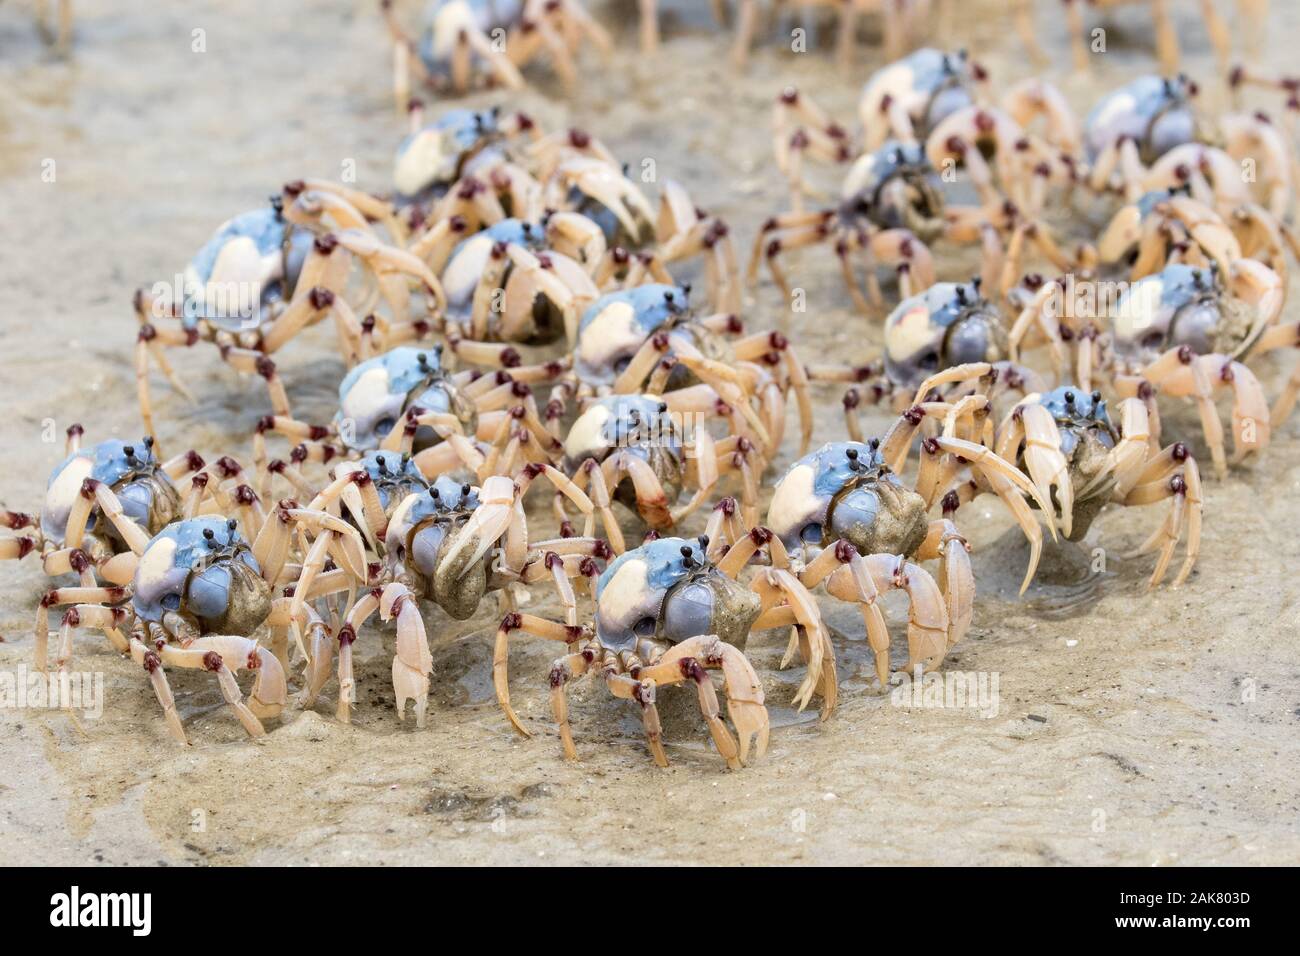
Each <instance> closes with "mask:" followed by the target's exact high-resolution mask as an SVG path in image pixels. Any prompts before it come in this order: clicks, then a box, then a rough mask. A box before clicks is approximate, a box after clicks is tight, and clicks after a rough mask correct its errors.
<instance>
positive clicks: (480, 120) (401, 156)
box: [395, 110, 740, 311]
mask: <svg viewBox="0 0 1300 956" xmlns="http://www.w3.org/2000/svg"><path fill="white" fill-rule="evenodd" d="M412 115H413V116H418V115H419V111H418V110H417V111H416V112H414V113H413V114H412ZM414 122H415V123H416V125H418V123H419V122H420V121H419V120H418V119H417V120H415V121H414ZM453 176H454V177H455V178H452V177H453ZM395 179H396V181H397V183H398V198H399V201H403V202H405V201H408V197H414V199H415V203H414V205H411V206H410V208H409V210H408V218H410V220H411V223H412V230H411V231H410V233H409V235H407V236H406V238H405V240H404V242H405V248H406V249H407V250H408V251H409V252H410V253H412V254H413V255H415V256H416V257H417V258H419V259H421V260H422V261H424V262H425V263H427V264H428V265H430V266H431V267H432V268H433V269H434V270H435V271H440V270H442V269H443V268H444V267H445V266H446V265H447V263H448V260H449V259H450V258H451V257H452V256H453V254H454V251H455V249H456V248H457V247H458V246H460V245H463V244H464V243H465V242H466V241H467V240H468V239H469V238H470V237H472V236H473V235H475V234H476V233H479V232H480V231H481V230H483V229H485V228H488V227H492V226H494V225H496V224H498V223H500V222H501V221H502V220H505V219H514V220H519V221H521V222H527V223H532V224H534V225H535V226H537V227H540V228H541V229H542V230H544V231H545V237H546V241H547V243H548V245H549V248H550V250H551V251H553V252H556V253H558V254H561V255H563V256H566V257H567V258H569V259H573V260H574V261H575V262H577V263H579V264H580V265H581V266H582V267H583V268H584V270H585V271H586V272H587V274H588V275H589V276H590V277H591V279H592V281H594V282H595V283H596V285H597V286H598V287H599V288H600V289H601V290H602V291H609V290H610V288H611V287H613V286H614V285H615V284H617V285H636V284H638V283H640V282H644V281H646V280H647V278H651V279H654V280H655V281H660V282H667V281H671V279H670V278H669V276H668V273H667V271H666V269H665V266H666V265H668V264H671V263H673V262H676V261H681V260H688V259H692V258H695V257H701V258H702V260H703V263H704V271H705V278H706V280H707V282H708V286H709V292H710V296H711V297H712V299H713V301H714V303H715V308H717V309H719V310H729V311H736V310H737V309H738V308H739V296H740V290H739V283H738V282H737V280H736V261H735V253H734V250H733V248H732V244H731V240H730V238H729V229H728V228H727V225H726V223H724V222H723V221H722V220H720V219H719V218H718V217H716V216H713V215H710V214H708V213H706V212H704V211H703V210H701V209H699V208H698V207H697V206H696V205H695V204H694V203H693V202H692V201H691V199H690V196H689V195H688V194H687V192H686V190H685V189H684V188H683V187H682V186H681V185H680V184H679V183H676V182H674V181H672V180H667V181H665V182H664V184H663V186H662V189H661V190H660V197H659V205H658V210H657V211H656V208H655V206H654V205H653V204H651V202H650V200H649V199H647V198H646V196H645V194H644V193H643V192H642V190H641V187H640V186H639V185H638V184H637V183H635V182H634V181H633V180H632V179H631V178H630V177H629V175H628V170H627V168H626V167H625V166H623V165H621V164H620V163H619V162H618V160H617V159H616V158H615V157H614V155H613V154H612V153H611V152H610V151H609V150H608V149H607V148H606V147H605V146H604V145H603V144H602V143H600V142H599V141H598V140H596V139H594V138H593V137H592V136H590V135H589V134H587V133H586V132H584V131H582V130H578V129H569V130H564V131H557V132H552V133H549V134H548V133H543V132H542V131H541V130H540V129H539V128H538V127H537V125H536V124H535V123H534V122H533V120H532V119H531V118H529V117H527V116H525V115H523V114H519V113H516V114H513V115H512V116H509V117H507V118H505V119H502V118H501V117H500V116H499V115H498V114H497V112H496V111H486V112H477V113H474V112H469V111H464V110H461V111H453V112H452V113H449V114H444V115H443V117H441V118H439V120H437V121H436V122H435V123H434V124H433V125H431V126H423V127H420V128H419V129H418V130H415V131H414V132H413V134H412V135H411V136H409V137H408V138H407V140H406V141H405V142H404V143H403V145H402V148H401V149H400V150H399V152H398V157H397V163H396V173H395ZM401 228H402V229H403V231H404V230H405V227H401ZM602 237H603V243H602V242H601V238H602Z"/></svg>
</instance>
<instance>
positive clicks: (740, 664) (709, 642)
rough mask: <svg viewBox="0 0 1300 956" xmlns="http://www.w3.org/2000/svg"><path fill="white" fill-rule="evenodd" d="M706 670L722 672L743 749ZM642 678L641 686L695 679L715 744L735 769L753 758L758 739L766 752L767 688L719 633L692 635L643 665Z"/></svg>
mask: <svg viewBox="0 0 1300 956" xmlns="http://www.w3.org/2000/svg"><path fill="white" fill-rule="evenodd" d="M706 667H707V668H720V669H721V670H722V675H723V684H724V690H725V691H726V693H727V712H728V714H729V716H730V717H731V722H732V724H733V725H734V726H735V728H736V733H737V735H738V737H739V746H737V741H736V738H733V737H732V736H731V732H730V731H729V730H728V729H727V725H726V724H725V723H723V721H722V718H721V716H720V715H719V710H718V699H717V694H716V693H715V692H714V690H713V683H712V682H711V681H710V680H709V678H708V675H707V674H706V673H705V670H704V669H705V668H706ZM638 676H639V678H640V679H641V681H642V682H646V681H654V682H655V683H656V684H657V685H664V684H678V683H682V682H683V681H686V680H692V681H694V682H695V685H696V689H697V691H698V693H699V698H700V711H701V713H702V714H703V715H704V719H705V721H706V722H707V723H708V725H709V731H710V733H711V734H712V736H713V742H714V745H715V746H716V747H717V748H718V753H720V754H721V755H722V757H723V759H725V760H726V761H727V766H728V767H730V768H731V769H733V770H739V769H740V768H741V767H742V766H744V764H745V762H746V761H747V760H748V759H749V748H750V745H751V741H754V740H755V739H756V740H757V746H756V747H755V753H756V755H757V756H759V757H761V756H763V754H764V753H765V752H766V751H767V741H768V735H769V732H770V725H769V722H768V715H767V708H766V707H765V706H764V703H763V685H762V683H761V682H760V681H759V679H758V675H757V674H756V673H755V672H754V668H753V665H751V664H750V663H749V660H748V659H747V658H746V657H745V655H744V654H742V653H741V652H740V651H739V650H737V649H736V648H735V647H732V646H731V645H730V644H727V643H725V642H723V641H720V640H719V639H718V638H717V637H716V636H715V635H702V636H699V637H692V638H690V639H689V640H685V641H682V642H681V643H679V644H675V645H673V647H671V648H670V649H669V650H668V651H667V652H665V653H664V655H663V657H661V658H660V659H659V660H658V661H656V662H655V663H654V664H653V665H651V666H649V667H643V668H642V669H641V671H640V673H639V675H638Z"/></svg>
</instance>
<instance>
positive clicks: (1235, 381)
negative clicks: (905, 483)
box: [1010, 259, 1300, 478]
mask: <svg viewBox="0 0 1300 956" xmlns="http://www.w3.org/2000/svg"><path fill="white" fill-rule="evenodd" d="M1055 291H1056V289H1055V287H1054V286H1052V285H1050V284H1049V285H1046V286H1044V287H1043V288H1042V289H1041V290H1040V292H1039V293H1038V295H1037V296H1035V298H1034V299H1033V300H1032V301H1031V302H1030V303H1029V305H1027V306H1026V310H1025V312H1024V313H1023V314H1022V319H1021V321H1018V322H1017V323H1016V326H1015V328H1014V330H1013V338H1012V344H1011V346H1010V348H1011V351H1012V354H1013V355H1017V354H1018V353H1019V351H1020V349H1021V348H1022V347H1024V344H1025V343H1026V342H1037V341H1047V342H1048V343H1049V344H1050V345H1051V346H1052V354H1053V357H1054V362H1055V365H1056V371H1057V375H1058V377H1059V378H1064V376H1065V366H1066V364H1067V361H1068V353H1069V350H1070V349H1071V348H1073V349H1074V357H1075V363H1074V368H1075V371H1074V381H1075V383H1076V385H1077V386H1078V387H1079V388H1080V389H1082V390H1084V391H1090V390H1091V389H1092V382H1093V379H1094V378H1100V379H1102V380H1103V381H1109V382H1110V383H1111V384H1112V385H1113V387H1114V388H1115V390H1116V392H1117V394H1118V395H1119V396H1120V397H1121V398H1130V397H1139V398H1142V399H1144V400H1146V399H1150V398H1152V397H1153V396H1155V395H1156V394H1158V393H1163V394H1166V395H1169V396H1172V397H1187V398H1192V399H1194V400H1195V402H1196V405H1197V408H1198V410H1199V413H1200V418H1201V427H1202V429H1203V430H1204V433H1205V440H1206V443H1207V444H1208V445H1209V448H1210V454H1211V457H1212V459H1213V461H1214V467H1215V471H1216V473H1217V474H1218V475H1219V477H1220V478H1222V477H1223V476H1224V475H1225V474H1226V471H1227V466H1228V464H1229V462H1231V463H1234V464H1235V463H1238V462H1240V461H1242V460H1243V459H1244V458H1245V457H1246V456H1247V455H1249V454H1252V453H1259V452H1262V451H1263V450H1264V448H1265V447H1267V445H1268V442H1269V437H1270V434H1271V431H1272V429H1273V428H1274V427H1276V425H1277V424H1279V423H1280V422H1282V421H1283V420H1285V418H1286V417H1287V415H1288V414H1289V413H1290V411H1291V409H1292V407H1293V406H1294V403H1295V399H1296V396H1297V394H1298V393H1300V374H1294V375H1293V376H1292V378H1291V380H1290V381H1289V382H1288V383H1287V385H1286V387H1285V389H1284V391H1283V393H1282V395H1281V396H1279V398H1278V400H1277V402H1276V403H1275V405H1274V407H1273V409H1272V410H1270V409H1269V407H1268V402H1267V400H1266V398H1265V396H1264V390H1263V386H1262V385H1261V384H1260V382H1259V380H1258V379H1257V378H1256V376H1255V374H1254V373H1253V372H1252V371H1251V370H1250V369H1249V368H1248V367H1247V366H1246V365H1245V364H1243V363H1244V360H1245V359H1246V358H1247V357H1250V356H1256V355H1260V354H1263V353H1264V352H1268V351H1272V350H1275V349H1279V348H1294V347H1295V346H1296V345H1297V344H1298V343H1300V324H1297V323H1286V324H1279V323H1278V317H1279V316H1280V314H1281V309H1282V303H1283V299H1284V291H1283V288H1282V282H1281V278H1280V277H1279V276H1278V274H1277V273H1276V272H1274V271H1273V270H1272V269H1270V268H1268V267H1267V266H1265V265H1264V264H1263V263H1260V262H1257V261H1255V260H1253V259H1236V260H1233V261H1231V262H1229V263H1228V266H1227V268H1226V270H1222V269H1220V268H1219V266H1218V264H1217V262H1211V263H1210V264H1209V266H1208V267H1207V266H1198V265H1191V264H1187V263H1182V262H1175V263H1172V264H1170V265H1168V266H1166V267H1165V268H1164V269H1162V270H1161V271H1159V272H1156V273H1153V274H1151V275H1148V276H1145V277H1144V278H1142V279H1139V280H1138V281H1136V282H1134V283H1132V284H1131V285H1130V286H1128V287H1127V288H1126V289H1124V290H1123V292H1122V294H1121V295H1120V296H1119V297H1118V299H1117V301H1116V302H1115V303H1114V304H1113V306H1112V307H1111V308H1110V313H1111V314H1110V315H1109V316H1108V319H1109V321H1108V322H1106V323H1102V324H1100V325H1099V324H1097V323H1094V322H1092V321H1090V320H1088V319H1087V318H1086V317H1083V318H1081V317H1079V316H1078V315H1076V314H1074V313H1073V312H1072V311H1071V310H1069V309H1062V308H1060V307H1059V306H1058V305H1057V304H1055V298H1054V294H1055ZM1223 388H1230V389H1231V390H1232V392H1233V397H1234V402H1233V410H1232V420H1233V446H1234V451H1233V454H1232V456H1231V458H1229V457H1227V456H1226V455H1225V452H1224V447H1223V426H1222V424H1221V423H1220V421H1219V415H1218V412H1217V411H1216V409H1215V406H1214V397H1215V394H1216V392H1218V391H1219V390H1220V389H1223ZM1148 411H1149V413H1150V414H1151V415H1152V416H1153V417H1154V419H1155V421H1154V424H1153V426H1152V430H1153V432H1155V433H1156V434H1159V430H1160V422H1159V418H1158V414H1157V410H1156V407H1155V405H1154V404H1153V403H1150V402H1149V403H1148Z"/></svg>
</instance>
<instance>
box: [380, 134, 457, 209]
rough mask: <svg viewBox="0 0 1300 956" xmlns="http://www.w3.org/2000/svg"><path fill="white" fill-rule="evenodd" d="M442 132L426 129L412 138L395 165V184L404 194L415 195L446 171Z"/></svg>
mask: <svg viewBox="0 0 1300 956" xmlns="http://www.w3.org/2000/svg"><path fill="white" fill-rule="evenodd" d="M443 154H444V147H443V138H442V133H441V131H439V130H435V129H424V130H420V132H418V133H416V134H415V136H414V137H412V138H411V141H410V143H408V144H407V146H406V148H405V149H404V150H402V152H401V154H400V155H399V156H398V157H397V162H396V163H394V165H393V185H395V186H396V187H397V191H398V192H399V193H401V194H402V195H404V196H414V195H415V194H416V193H418V192H419V191H420V190H421V189H423V188H424V187H425V186H427V185H429V183H430V182H431V181H432V180H433V178H434V177H435V176H437V175H438V174H439V173H442V172H444V170H443V166H444V165H446V158H445V157H444V155H443Z"/></svg>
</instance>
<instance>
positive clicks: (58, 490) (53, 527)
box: [41, 455, 95, 538]
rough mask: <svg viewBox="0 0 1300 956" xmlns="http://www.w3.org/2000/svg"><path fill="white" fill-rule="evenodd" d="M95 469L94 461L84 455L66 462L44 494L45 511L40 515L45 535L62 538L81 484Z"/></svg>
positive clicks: (79, 492)
mask: <svg viewBox="0 0 1300 956" xmlns="http://www.w3.org/2000/svg"><path fill="white" fill-rule="evenodd" d="M94 467H95V460H94V458H92V457H88V456H85V455H81V456H78V457H76V458H74V459H72V461H70V462H68V464H67V466H66V467H65V468H64V469H63V470H62V471H61V472H59V477H57V478H55V479H54V483H53V484H52V485H50V487H49V488H48V489H47V490H46V492H45V510H44V512H43V513H42V520H41V526H42V528H43V529H44V531H45V533H46V534H57V536H58V537H59V538H62V537H63V535H64V534H66V533H67V530H68V514H69V513H70V512H71V511H72V506H73V505H74V504H76V503H77V495H79V494H81V484H82V482H84V481H85V480H86V479H87V478H89V477H90V473H91V471H92V470H93V469H94Z"/></svg>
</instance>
